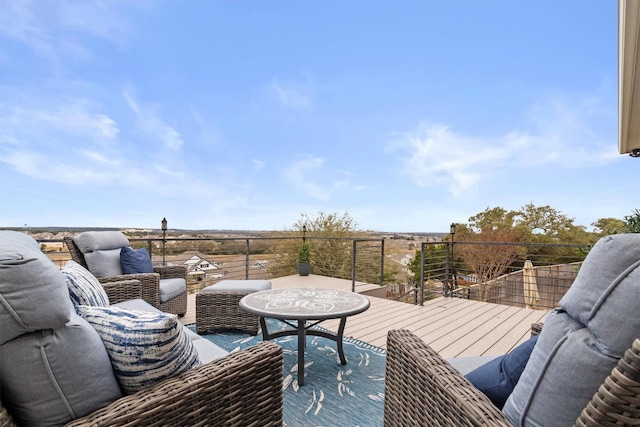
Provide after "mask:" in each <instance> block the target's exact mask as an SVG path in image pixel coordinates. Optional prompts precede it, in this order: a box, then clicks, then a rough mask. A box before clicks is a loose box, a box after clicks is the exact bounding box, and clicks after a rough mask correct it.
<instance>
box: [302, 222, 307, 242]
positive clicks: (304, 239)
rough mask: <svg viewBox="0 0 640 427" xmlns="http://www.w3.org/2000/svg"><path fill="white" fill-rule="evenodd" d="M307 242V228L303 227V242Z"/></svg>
mask: <svg viewBox="0 0 640 427" xmlns="http://www.w3.org/2000/svg"><path fill="white" fill-rule="evenodd" d="M306 241H307V226H306V225H303V226H302V242H303V243H304V242H306Z"/></svg>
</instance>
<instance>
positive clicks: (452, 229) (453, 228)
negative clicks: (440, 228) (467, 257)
mask: <svg viewBox="0 0 640 427" xmlns="http://www.w3.org/2000/svg"><path fill="white" fill-rule="evenodd" d="M449 233H450V234H451V276H452V277H453V283H452V284H451V290H454V289H456V288H457V287H458V279H457V277H456V267H455V259H454V257H453V244H454V240H453V239H454V237H455V236H456V223H455V222H452V223H451V225H450V226H449Z"/></svg>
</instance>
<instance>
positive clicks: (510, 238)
mask: <svg viewBox="0 0 640 427" xmlns="http://www.w3.org/2000/svg"><path fill="white" fill-rule="evenodd" d="M457 234H458V235H459V237H460V239H461V240H462V241H463V242H469V243H454V246H453V250H454V254H453V256H454V266H456V260H457V259H459V260H460V261H461V263H462V264H463V267H464V269H466V270H467V271H470V272H472V274H473V275H475V277H476V279H477V282H478V284H479V297H480V300H481V301H487V299H488V297H489V294H488V292H489V289H488V286H487V285H486V283H487V282H489V281H491V280H493V279H495V278H497V277H499V276H501V275H502V274H504V273H505V271H507V269H508V268H509V266H510V265H511V264H512V263H513V262H514V261H516V260H518V259H520V258H521V257H522V256H523V255H524V253H525V252H526V250H525V248H524V247H523V246H520V245H510V244H509V243H516V242H518V241H519V240H520V232H519V231H518V230H516V229H513V228H512V229H509V228H506V227H505V228H493V229H485V230H484V231H482V232H480V233H473V232H470V231H463V232H462V233H457ZM471 242H473V243H471ZM495 243H504V244H499V245H498V244H495ZM455 268H456V270H458V269H459V267H455ZM455 285H456V284H454V286H455Z"/></svg>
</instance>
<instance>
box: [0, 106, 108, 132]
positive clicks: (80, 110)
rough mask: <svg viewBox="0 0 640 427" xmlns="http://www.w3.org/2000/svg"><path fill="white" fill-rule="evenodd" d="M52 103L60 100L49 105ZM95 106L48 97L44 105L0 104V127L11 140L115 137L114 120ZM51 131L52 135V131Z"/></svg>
mask: <svg viewBox="0 0 640 427" xmlns="http://www.w3.org/2000/svg"><path fill="white" fill-rule="evenodd" d="M53 103H61V104H58V105H55V106H54V105H51V104H53ZM99 108H100V107H99V106H97V105H95V104H92V103H90V102H88V101H85V100H82V99H74V100H70V101H66V102H65V101H60V100H49V102H48V105H44V106H35V107H34V106H32V105H16V104H11V105H8V104H0V126H1V127H2V129H3V133H4V134H5V135H6V136H7V137H9V136H10V137H11V138H12V139H13V140H16V141H17V140H21V139H24V138H19V137H17V136H16V135H25V134H27V135H34V133H39V134H40V135H41V136H44V135H49V136H50V137H52V136H53V135H55V134H76V135H78V134H80V135H84V137H85V138H89V139H90V140H93V141H95V140H112V139H115V138H116V136H117V134H118V132H119V129H118V126H117V124H116V122H115V121H114V120H113V119H112V118H111V117H109V116H108V115H106V114H104V113H103V112H101V111H99ZM52 133H53V134H52Z"/></svg>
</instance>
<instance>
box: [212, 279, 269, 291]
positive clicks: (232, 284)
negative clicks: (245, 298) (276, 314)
mask: <svg viewBox="0 0 640 427" xmlns="http://www.w3.org/2000/svg"><path fill="white" fill-rule="evenodd" d="M268 289H271V282H270V281H268V280H221V281H219V282H218V283H215V284H213V285H211V286H207V287H206V288H204V289H202V290H201V291H200V292H204V293H207V292H217V291H235V292H257V291H266V290H268Z"/></svg>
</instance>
